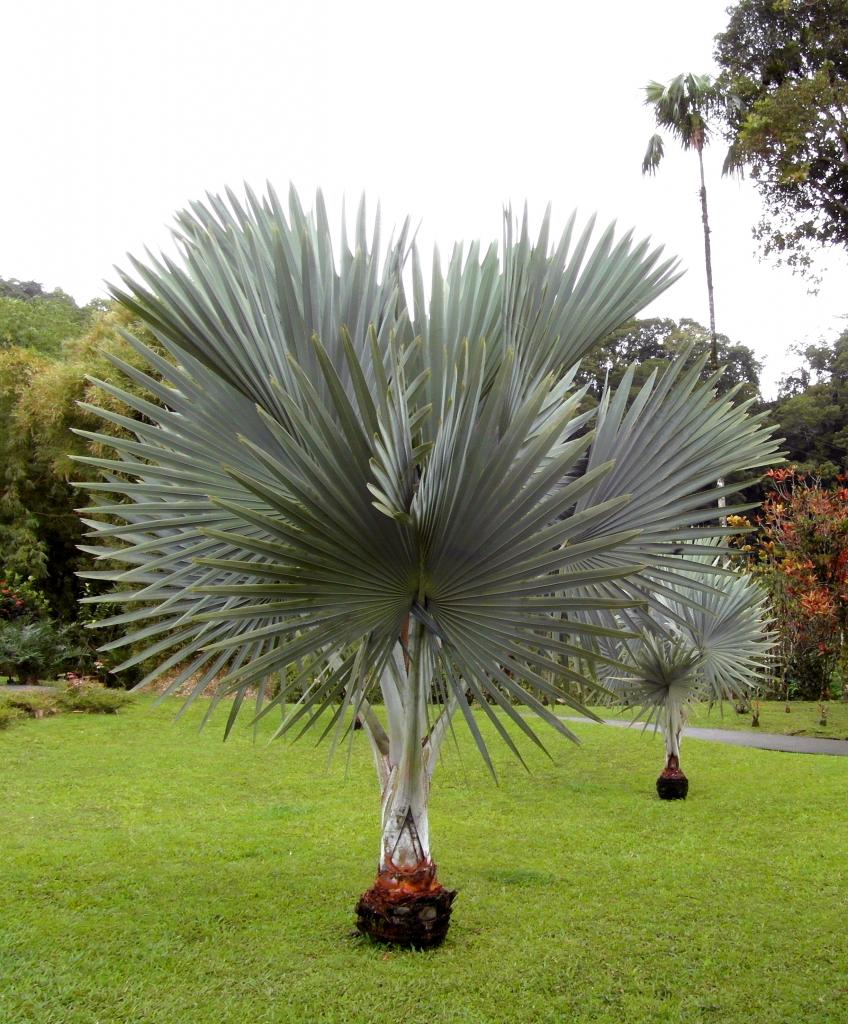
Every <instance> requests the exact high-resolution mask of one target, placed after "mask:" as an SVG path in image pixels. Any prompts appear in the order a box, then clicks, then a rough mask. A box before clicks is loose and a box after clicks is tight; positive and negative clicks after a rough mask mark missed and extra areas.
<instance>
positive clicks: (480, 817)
mask: <svg viewBox="0 0 848 1024" xmlns="http://www.w3.org/2000/svg"><path fill="white" fill-rule="evenodd" d="M174 710H175V705H174V704H173V703H169V704H167V705H166V706H164V707H160V708H158V709H155V710H152V709H151V706H150V703H149V701H143V702H141V703H140V705H139V706H137V707H134V708H131V709H129V710H126V711H122V712H121V713H120V714H119V715H118V716H117V717H113V716H104V717H97V716H95V717H89V716H83V715H67V716H60V717H56V718H49V719H44V720H41V721H30V722H26V723H24V724H22V725H18V726H15V727H13V728H11V729H9V730H7V731H5V732H4V733H2V734H0V764H2V777H3V782H2V786H3V801H2V809H0V869H1V870H2V879H3V881H2V886H0V921H1V922H2V925H0V1021H2V1022H3V1024H24V1022H26V1024H95V1022H97V1024H124V1022H126V1024H129V1022H132V1024H154V1022H155V1024H207V1022H209V1024H212V1022H214V1024H264V1022H278V1021H279V1022H288V1021H297V1022H310V1024H311V1022H363V1024H364V1022H386V1024H393V1022H395V1021H398V1022H400V1021H403V1022H408V1024H418V1022H420V1024H439V1022H469V1024H471V1022H473V1024H481V1022H495V1021H498V1022H500V1021H510V1022H513V1021H514V1022H522V1024H523V1022H557V1024H561V1022H563V1021H566V1022H570V1024H571V1022H589V1021H593V1022H600V1021H603V1022H610V1024H613V1022H614V1024H624V1022H626V1024H641V1022H644V1024H649V1022H650V1024H662V1022H675V1024H679V1022H686V1024H688V1022H701V1021H703V1022H716V1024H733V1022H743V1021H744V1022H745V1024H751V1022H756V1024H766V1022H781V1024H783V1022H795V1021H804V1022H806V1024H815V1022H821V1024H832V1022H838V1021H843V1020H848V975H846V972H845V964H846V962H848V932H846V929H845V911H846V895H845V894H846V889H847V888H848V886H846V883H848V877H846V876H848V858H846V855H845V850H846V842H847V841H848V825H846V817H845V794H846V788H848V758H829V757H811V756H803V755H790V754H780V753H772V752H767V751H747V750H742V749H735V748H731V747H722V746H719V745H714V744H710V743H705V742H698V741H694V740H693V741H688V742H687V743H686V744H685V747H684V767H685V768H686V771H687V773H688V774H689V777H690V780H691V789H690V797H689V799H688V800H687V801H686V802H679V803H662V802H660V801H659V800H658V799H657V797H656V794H655V791H654V780H655V778H656V775H657V773H658V770H659V768H660V767H661V761H662V747H661V743H660V741H659V739H658V738H655V737H653V736H652V735H650V734H642V733H640V732H637V731H627V730H620V729H603V728H601V727H599V726H596V725H585V726H584V725H578V726H575V728H576V730H577V731H578V732H579V733H580V735H581V737H582V739H583V744H582V745H581V746H580V747H575V746H573V745H570V744H567V743H566V742H565V741H563V740H560V739H558V738H557V737H554V736H551V749H552V751H553V753H554V760H553V761H552V762H551V761H548V760H547V759H545V758H544V757H543V756H542V755H537V754H530V755H529V758H528V759H529V762H530V765H531V768H532V774H531V775H529V776H528V775H527V774H526V773H525V772H524V770H523V769H522V768H521V767H520V766H519V765H517V764H516V763H514V762H513V761H511V760H510V759H509V758H508V757H507V756H506V755H504V756H501V757H500V758H499V760H498V767H499V770H500V775H501V781H500V786H499V787H496V786H494V785H493V784H492V783H491V781H490V779H489V778H488V777H487V775H486V774H485V772H484V770H483V768H482V767H481V766H480V765H479V764H478V761H477V759H476V754H475V752H474V750H473V747H472V744H471V743H470V741H468V740H467V739H466V738H465V736H464V735H463V734H462V733H460V751H459V752H457V751H456V750H454V749H448V750H447V751H446V754H445V760H444V763H443V764H442V765H441V766H440V767H439V769H438V772H437V775H436V780H435V785H434V792H433V804H432V815H431V827H432V835H433V842H434V854H435V856H436V858H437V860H438V861H439V864H440V875H441V877H442V880H443V881H444V882H445V884H448V885H450V886H453V887H456V888H458V889H459V896H458V898H457V901H456V903H455V905H454V918H453V923H452V925H451V931H450V933H449V936H448V940H447V942H446V944H445V945H444V946H443V947H442V948H441V949H439V950H435V951H429V952H423V953H422V952H418V953H416V952H405V951H389V950H386V949H384V948H381V947H378V946H375V945H372V944H370V943H369V942H367V941H365V940H363V939H360V938H357V937H353V936H352V935H351V929H352V924H353V906H354V903H355V901H356V898H357V896H358V894H359V893H360V892H361V891H362V890H363V889H364V888H366V887H367V886H368V885H369V884H370V882H371V880H372V878H373V875H374V871H375V867H376V854H377V845H378V824H377V822H378V794H377V791H376V783H375V780H374V777H373V769H372V766H371V763H370V754H369V751H368V747H367V742H366V740H365V738H364V737H363V736H362V734H361V733H358V734H356V737H355V743H354V748H353V756H352V759H351V762H350V766H349V770H348V773H347V777H345V758H344V756H341V757H340V758H338V760H337V763H335V764H334V765H333V767H331V768H330V770H329V771H328V770H327V768H326V750H324V749H318V750H316V749H315V748H314V747H313V746H312V743H311V741H310V740H305V741H301V742H300V743H298V744H296V745H294V746H291V745H287V744H284V743H279V742H278V743H275V744H271V745H269V744H268V743H266V742H265V736H266V735H267V730H266V732H265V734H264V735H260V738H259V741H258V742H257V743H255V744H254V743H253V742H252V739H251V734H250V732H249V731H248V730H247V729H245V728H240V727H236V730H235V734H234V736H233V737H232V738H231V739H230V740H229V741H228V742H227V743H226V744H223V743H222V742H221V727H222V721H221V720H220V719H219V720H218V721H217V722H213V724H212V725H210V726H209V727H207V729H206V730H205V731H203V732H201V733H198V732H197V730H196V725H197V722H198V721H199V717H200V713H201V712H202V710H203V708H198V709H196V710H194V709H193V710H192V711H191V712H190V713H189V715H188V716H187V717H186V718H185V719H183V720H181V721H180V722H178V723H176V724H175V723H174V722H173V720H172V718H173V712H174Z"/></svg>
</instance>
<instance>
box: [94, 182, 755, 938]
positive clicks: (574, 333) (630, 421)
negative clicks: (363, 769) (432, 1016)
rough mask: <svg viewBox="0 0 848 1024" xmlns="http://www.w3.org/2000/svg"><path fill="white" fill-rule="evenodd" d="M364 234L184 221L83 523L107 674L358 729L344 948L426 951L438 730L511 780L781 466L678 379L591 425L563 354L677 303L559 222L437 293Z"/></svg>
mask: <svg viewBox="0 0 848 1024" xmlns="http://www.w3.org/2000/svg"><path fill="white" fill-rule="evenodd" d="M366 223H367V222H366V217H365V213H364V210H363V209H362V208H360V211H359V214H358V217H357V221H356V227H355V233H354V236H353V238H352V239H349V238H348V236H347V235H346V233H345V230H344V227H343V229H342V235H341V239H340V242H339V244H338V246H334V244H333V241H332V239H331V233H330V229H329V226H328V220H327V216H326V212H325V209H324V205H323V202H322V200H321V197H320V195H319V197H318V199H317V202H316V206H315V211H314V213H311V214H308V213H306V212H305V211H304V209H303V208H302V206H301V203H300V201H299V200H298V198H297V196H296V194H295V193H294V192H292V193H291V196H290V201H289V204H288V212H286V210H285V209H284V208H283V206H282V204H281V203H280V201H279V200H278V198H277V196H276V194H275V193H274V192H273V190H270V191H269V193H268V195H267V197H266V198H258V197H257V196H256V195H254V194H253V193H252V192H251V191H249V190H248V193H247V200H246V203H244V204H242V203H241V202H240V201H239V200H237V198H236V197H235V196H233V195H231V194H230V195H229V196H228V200H226V201H225V200H223V199H221V198H218V197H211V198H210V200H209V203H208V205H202V204H195V205H194V206H192V208H191V210H190V211H188V212H185V213H182V214H181V215H179V218H178V233H177V238H178V242H179V246H180V251H181V258H180V260H178V261H172V260H170V259H165V258H162V259H161V260H156V259H153V258H152V257H151V258H150V260H149V261H148V263H146V264H143V263H140V262H136V261H133V265H134V268H135V276H131V275H127V276H125V278H124V282H125V284H124V286H123V287H121V288H116V289H115V295H116V297H117V298H118V299H120V301H122V302H123V303H124V304H126V305H127V306H128V307H129V308H130V309H131V310H132V311H133V313H134V314H135V315H136V316H138V317H139V318H140V319H141V320H142V321H143V322H144V323H145V324H146V325H147V326H148V328H149V329H150V331H151V332H152V333H153V335H154V336H155V338H156V339H157V341H158V343H159V345H161V349H162V351H164V352H165V353H166V354H167V357H165V356H163V355H162V353H161V352H160V351H154V350H153V349H151V348H149V347H146V346H144V345H143V344H142V343H141V342H139V341H137V340H134V339H130V340H131V343H132V344H133V346H134V347H135V349H136V350H137V351H138V352H139V353H141V354H143V355H144V356H145V357H146V359H147V360H148V361H149V363H150V365H151V368H152V371H153V372H151V373H150V374H149V375H146V374H143V373H141V372H139V370H138V369H136V368H134V367H132V366H130V365H128V364H125V363H123V362H121V360H119V359H116V360H115V362H116V363H117V364H118V365H119V366H120V367H121V369H122V370H123V371H124V372H125V373H126V374H127V375H128V376H129V377H130V378H131V379H133V380H134V381H135V382H136V384H137V385H139V386H141V387H143V388H145V389H148V390H149V392H150V393H152V394H153V395H154V396H155V397H156V399H157V401H149V400H146V399H141V398H139V397H138V396H137V395H131V394H129V393H124V392H120V395H119V397H120V399H121V400H122V401H124V402H126V403H127V404H128V405H130V406H131V407H132V408H134V409H135V410H136V411H137V413H138V414H139V416H140V417H141V418H142V419H141V421H136V420H133V419H132V418H130V417H123V416H121V415H120V414H118V413H116V412H113V411H109V410H105V411H103V413H102V415H103V417H104V418H105V419H106V420H107V421H109V422H110V423H112V424H114V425H119V426H121V427H124V428H126V429H127V430H128V431H131V432H133V434H134V439H132V440H128V439H124V438H116V437H114V436H108V435H106V434H103V435H91V436H92V438H93V439H94V440H96V441H98V442H99V443H101V444H106V445H111V446H112V447H113V448H114V449H115V450H116V452H117V455H116V457H115V458H112V459H101V458H90V459H88V460H87V461H88V462H89V463H91V464H92V465H94V466H96V467H98V468H100V469H101V470H102V471H104V472H105V474H106V476H107V479H106V480H104V481H103V482H101V483H94V484H91V485H89V486H90V489H91V490H92V491H94V492H95V493H98V492H99V493H105V494H107V495H110V496H112V497H111V498H109V499H107V501H106V502H103V503H100V504H96V505H95V506H94V507H93V509H92V510H91V512H90V515H91V518H90V519H88V520H87V522H88V524H89V525H90V527H91V529H92V530H93V532H94V533H95V534H96V535H97V536H98V537H99V538H100V540H101V542H102V543H101V546H100V547H98V548H92V549H91V550H94V551H97V552H99V554H100V555H101V556H102V557H104V558H108V559H111V560H117V561H119V562H123V563H124V564H125V565H126V568H125V570H123V571H115V570H114V569H104V570H103V572H102V573H98V574H97V575H99V576H101V577H102V578H106V579H110V580H113V581H114V582H115V584H116V593H112V594H110V595H109V600H112V601H114V600H121V601H124V602H125V603H126V606H127V608H128V610H127V611H126V612H124V613H122V614H121V615H119V616H116V617H113V618H111V619H107V620H105V622H106V624H107V625H111V626H116V625H124V626H125V627H126V628H127V630H128V632H127V635H126V637H125V639H124V640H123V641H119V643H124V644H131V645H134V647H133V649H134V651H135V653H134V654H133V655H132V656H131V657H130V658H128V659H127V660H126V661H125V662H124V666H125V667H126V666H129V665H133V664H136V663H138V662H140V661H142V660H143V659H147V658H150V657H151V656H156V657H157V658H158V659H159V662H158V665H157V667H156V669H155V670H154V671H153V672H151V673H150V674H149V675H148V676H147V677H146V678H145V680H143V682H142V685H143V684H144V683H145V682H149V681H151V680H152V679H153V678H155V677H156V676H158V675H160V674H161V673H163V672H166V671H168V670H173V669H177V670H178V671H177V674H176V676H175V677H174V679H173V680H172V682H171V689H176V688H178V687H180V686H182V685H183V683H184V682H185V681H186V680H188V679H189V678H192V677H193V678H195V679H196V683H195V686H194V691H193V695H197V694H200V693H202V692H204V691H206V690H209V689H212V690H213V692H214V697H213V700H212V702H211V704H210V710H211V709H212V708H214V707H215V706H216V705H217V704H218V703H219V702H220V701H221V700H223V699H224V698H225V697H228V698H231V702H230V710H229V716H228V720H227V727H226V728H227V730H229V729H230V728H231V727H232V725H233V722H234V721H235V719H236V716H237V714H238V712H239V709H240V708H241V707H242V705H243V703H244V701H245V700H246V699H247V697H248V694H250V693H253V692H254V691H255V705H254V716H256V717H260V716H264V715H266V714H268V713H269V712H272V711H273V710H274V709H278V710H279V709H280V708H282V709H283V711H284V717H283V720H282V723H281V724H280V726H279V728H278V729H277V732H278V734H281V735H284V734H292V733H293V732H297V733H300V732H301V731H303V730H305V729H310V728H320V729H321V730H322V731H323V732H324V733H325V734H326V735H328V736H330V737H331V739H332V742H339V741H340V740H341V739H342V738H344V737H345V735H346V734H348V732H349V730H350V729H351V725H352V722H353V720H354V718H358V720H359V721H360V722H361V723H362V724H363V726H364V731H365V733H366V734H367V735H368V738H369V740H370V743H371V747H372V750H373V753H374V760H375V764H376V769H377V776H378V779H379V784H380V789H381V795H382V819H381V820H382V825H381V840H380V855H379V866H378V874H377V879H376V882H375V884H374V885H373V886H372V888H371V889H369V890H368V892H366V893H365V894H364V896H363V897H362V898H361V899H360V901H359V904H358V925H359V928H360V929H361V930H362V931H363V932H366V933H368V934H370V935H372V936H375V937H377V938H381V939H387V940H391V941H395V942H402V943H411V944H414V945H419V946H426V945H434V944H436V943H438V942H440V941H441V939H442V938H443V937H444V935H445V932H446V930H447V927H448V920H449V915H450V910H451V904H452V901H453V896H454V894H453V893H452V892H450V891H448V890H446V889H444V888H443V887H442V885H441V884H440V883H439V881H438V879H437V876H436V866H435V864H434V863H433V860H432V858H431V850H430V836H429V826H428V815H427V811H428V800H429V793H430V786H431V781H432V776H433V770H434V768H435V765H436V763H437V759H438V755H439V749H440V745H441V744H442V742H443V740H444V738H445V734H446V732H447V731H448V729H449V726H450V723H451V721H452V719H453V718H455V717H456V716H461V717H462V718H463V719H464V720H465V722H466V724H467V726H468V729H469V730H470V731H471V733H472V735H473V737H474V739H475V741H476V744H477V746H478V748H479V750H480V753H481V755H482V757H483V758H484V759H485V761H486V763H487V764H488V765H489V768H490V769H491V768H492V762H491V759H490V755H489V752H488V750H487V747H486V744H485V742H484V740H483V736H482V734H481V730H480V726H479V723H478V718H477V717H476V716H475V713H473V712H472V710H471V708H470V707H469V697H470V696H473V698H474V702H475V707H479V712H477V714H479V716H480V717H481V718H483V719H488V720H489V721H490V723H491V725H492V726H493V728H494V730H495V731H496V732H497V733H498V734H499V736H500V737H501V738H502V739H503V741H504V742H505V743H506V744H507V745H508V746H509V747H510V748H511V749H512V750H513V751H515V752H516V753H519V748H518V745H517V739H518V738H519V737H520V736H522V735H523V736H524V737H526V738H527V739H528V740H530V741H532V742H535V743H537V744H541V743H542V740H541V738H540V736H539V735H538V733H537V730H536V729H535V728H534V727H533V726H532V725H531V722H530V721H528V720H527V719H526V718H525V716H524V714H523V713H522V712H521V710H520V709H521V708H522V707H524V708H527V709H529V710H530V711H532V712H535V714H536V715H537V716H538V717H539V718H540V719H541V720H542V722H544V723H547V725H549V726H550V727H552V728H553V729H555V730H557V731H558V732H559V733H562V734H564V735H566V736H569V735H570V733H569V731H568V728H567V726H566V725H565V724H564V723H563V721H561V720H560V718H559V717H558V716H557V714H556V706H557V705H558V704H559V705H561V706H567V707H571V708H579V704H578V703H577V701H576V700H575V699H574V698H573V697H572V696H571V695H570V692H569V683H570V682H578V683H584V684H585V683H586V682H587V678H586V666H589V667H591V669H592V673H591V674H596V673H597V670H598V667H599V666H601V665H607V666H609V665H610V662H612V663H613V665H617V664H618V662H617V661H616V659H615V658H610V657H609V656H608V655H605V654H604V652H603V651H602V650H600V647H599V643H598V641H599V639H611V638H615V637H617V636H619V635H620V633H621V625H620V623H619V622H618V621H617V620H616V619H615V618H614V613H615V612H616V611H618V610H620V609H622V608H632V607H642V606H644V607H645V608H647V607H649V606H650V605H651V603H652V602H654V601H655V595H656V593H657V591H658V590H661V589H662V587H663V586H664V583H663V581H664V580H667V579H669V578H677V577H678V576H679V575H680V574H682V575H684V576H685V574H686V572H687V571H689V570H692V569H693V568H694V569H697V570H699V569H700V568H701V566H700V564H697V563H693V562H691V561H690V562H687V561H686V560H685V559H680V558H677V559H672V560H671V562H670V561H669V558H670V555H671V553H672V552H673V550H674V548H675V546H676V545H679V543H680V539H681V536H685V537H688V538H690V539H691V538H692V537H698V536H701V535H710V534H712V533H714V532H717V531H718V530H719V529H720V528H719V527H718V526H717V525H715V524H714V520H715V515H716V509H715V489H714V488H713V487H712V486H711V485H710V481H714V480H715V479H716V477H717V476H719V475H724V474H729V473H731V472H736V471H738V470H742V469H746V468H751V467H755V466H760V465H765V464H767V463H768V462H770V461H771V460H772V458H773V450H774V444H773V443H772V442H771V441H770V440H769V438H768V435H767V433H766V432H765V431H764V430H763V429H762V428H761V426H760V425H759V423H758V422H757V420H756V419H755V418H750V417H748V416H747V414H746V412H745V410H744V408H742V407H740V408H736V407H734V406H733V404H732V401H731V399H730V398H727V397H726V398H723V399H717V398H716V397H715V394H714V389H713V387H712V386H711V384H712V383H714V382H711V383H708V384H703V383H701V382H700V381H699V367H698V365H692V366H689V365H688V364H687V365H686V366H684V364H683V363H682V362H681V363H678V364H676V365H675V366H673V367H672V368H671V370H670V371H669V372H667V373H666V374H665V376H663V377H662V378H661V379H654V380H652V382H650V384H649V386H647V387H646V390H644V391H643V393H642V395H641V396H640V398H639V399H638V400H637V401H636V402H635V403H633V405H632V406H631V407H630V408H629V411H627V412H626V415H625V407H626V406H627V403H628V395H629V384H626V386H623V387H622V388H620V389H618V390H617V391H616V392H615V393H614V394H612V393H608V394H606V395H605V396H604V398H603V400H602V402H601V404H600V406H599V407H598V409H597V410H595V411H593V412H588V411H585V410H584V407H583V404H582V398H583V394H584V390H583V389H578V388H575V386H574V384H573V381H574V377H575V372H576V364H577V361H578V360H579V359H580V357H581V355H582V354H583V353H584V352H586V351H588V350H589V349H590V348H591V347H592V346H593V345H594V344H596V342H597V341H598V339H600V338H602V337H604V336H605V335H606V334H607V333H608V332H609V331H610V330H611V329H612V328H613V327H615V326H616V325H618V324H620V323H622V322H623V321H624V320H626V319H627V318H628V317H630V316H632V315H633V314H634V313H635V312H636V311H637V310H638V309H639V308H640V307H641V306H643V305H644V304H645V303H646V302H648V301H650V300H651V299H652V298H654V297H655V296H656V295H657V294H659V293H660V292H661V291H662V290H663V289H664V288H666V287H667V286H668V285H669V284H670V283H671V281H672V280H673V279H674V276H675V265H674V262H673V261H670V260H663V259H662V258H661V254H660V251H659V250H652V249H651V247H650V245H649V243H648V242H646V241H643V242H639V243H638V244H635V243H634V242H633V240H632V238H631V236H630V235H625V236H624V237H623V238H621V239H620V240H618V241H615V239H614V232H613V229H612V228H609V229H607V230H606V231H604V232H603V233H602V234H601V236H600V238H599V239H598V241H597V242H596V243H595V244H592V225H591V224H589V225H588V226H587V227H586V228H585V229H584V230H582V231H581V232H579V233H577V232H576V231H575V229H574V218H573V217H572V219H571V220H570V221H569V222H568V225H567V227H566V229H565V231H564V233H563V235H562V237H561V238H560V239H559V240H557V241H556V242H555V243H554V244H551V242H550V239H549V218H548V217H547V216H546V217H545V219H544V222H543V225H542V228H541V232H540V234H539V236H538V238H537V239H536V240H533V239H531V237H530V234H529V231H528V227H527V221H526V216H525V218H524V220H523V222H522V223H521V225H520V226H517V225H515V224H514V223H513V219H512V217H511V216H510V215H507V217H506V219H505V234H504V243H503V247H502V249H501V251H500V253H499V251H498V247H497V246H496V245H492V246H491V247H489V248H488V249H487V250H485V251H482V250H481V249H480V248H479V246H478V245H476V244H475V245H472V246H471V247H470V248H469V249H468V250H467V251H466V250H464V249H463V247H461V246H457V248H456V249H455V250H454V252H453V255H452V256H451V259H450V262H449V265H448V267H447V269H446V271H443V270H442V268H441V265H440V263H439V259H438V257H436V258H434V260H433V265H432V273H431V277H430V283H429V289H428V288H426V287H425V283H424V271H423V268H422V265H421V261H420V259H419V257H418V254H417V252H416V251H415V249H414V247H413V248H411V249H410V247H409V245H408V243H407V232H406V227H404V228H403V229H402V230H401V232H400V234H399V235H398V236H397V237H396V238H394V239H393V240H391V241H390V242H389V243H388V245H387V247H386V251H385V254H384V255H382V256H381V254H380V244H379V217H378V218H377V226H376V227H375V231H374V235H373V237H369V234H368V232H367V231H366ZM407 264H408V270H409V275H408V280H407V279H406V278H405V277H404V269H405V267H407ZM102 387H104V388H105V389H106V391H107V392H109V393H110V394H111V395H112V396H113V397H116V389H115V387H114V386H113V385H111V384H108V383H104V384H103V385H102ZM115 495H118V496H120V497H122V499H123V500H120V501H116V500H115V498H114V496H115ZM698 524H706V525H700V528H699V529H695V527H696V525H698ZM711 524H712V525H711ZM693 530H694V533H693ZM672 563H673V564H672ZM111 646H116V645H114V644H113V645H111ZM271 673H280V674H281V676H282V678H283V679H285V680H287V685H285V686H284V687H283V689H282V691H281V692H280V693H278V694H276V695H274V696H272V697H270V699H269V693H268V690H267V679H268V677H269V674H271ZM301 690H302V693H301ZM295 694H297V700H296V701H295V703H294V704H293V705H291V698H292V696H293V695H295ZM351 735H352V733H351Z"/></svg>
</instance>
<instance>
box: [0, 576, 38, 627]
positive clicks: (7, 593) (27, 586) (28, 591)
mask: <svg viewBox="0 0 848 1024" xmlns="http://www.w3.org/2000/svg"><path fill="white" fill-rule="evenodd" d="M46 614H47V601H46V600H45V598H44V595H43V594H42V593H41V592H40V591H39V590H38V588H37V587H36V586H35V583H34V582H33V579H32V577H31V576H30V577H29V578H28V579H24V578H23V577H22V576H20V575H18V573H15V572H4V573H2V574H0V621H5V622H9V621H10V620H12V619H22V618H33V617H41V616H43V615H46Z"/></svg>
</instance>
